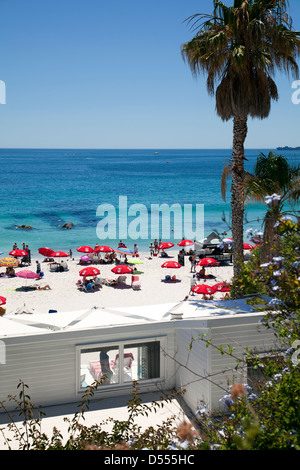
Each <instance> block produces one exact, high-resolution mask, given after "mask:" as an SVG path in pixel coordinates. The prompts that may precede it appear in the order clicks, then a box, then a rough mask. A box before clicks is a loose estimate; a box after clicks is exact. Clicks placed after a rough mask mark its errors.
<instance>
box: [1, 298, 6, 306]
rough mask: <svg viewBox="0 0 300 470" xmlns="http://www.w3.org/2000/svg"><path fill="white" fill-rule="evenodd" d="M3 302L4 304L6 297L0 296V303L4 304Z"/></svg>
mask: <svg viewBox="0 0 300 470" xmlns="http://www.w3.org/2000/svg"><path fill="white" fill-rule="evenodd" d="M5 304H6V298H5V297H0V305H5Z"/></svg>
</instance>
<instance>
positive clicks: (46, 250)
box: [39, 246, 54, 256]
mask: <svg viewBox="0 0 300 470" xmlns="http://www.w3.org/2000/svg"><path fill="white" fill-rule="evenodd" d="M39 253H40V254H41V255H43V256H51V255H52V254H53V253H54V252H53V250H52V249H51V248H48V247H47V246H44V247H42V248H39Z"/></svg>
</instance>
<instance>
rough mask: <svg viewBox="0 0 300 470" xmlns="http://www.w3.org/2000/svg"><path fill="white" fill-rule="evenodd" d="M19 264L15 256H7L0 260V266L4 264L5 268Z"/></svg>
mask: <svg viewBox="0 0 300 470" xmlns="http://www.w3.org/2000/svg"><path fill="white" fill-rule="evenodd" d="M19 264H20V262H19V261H18V260H17V259H16V258H13V257H9V256H8V257H6V258H2V259H1V260H0V266H5V267H6V268H14V267H16V266H18V265H19Z"/></svg>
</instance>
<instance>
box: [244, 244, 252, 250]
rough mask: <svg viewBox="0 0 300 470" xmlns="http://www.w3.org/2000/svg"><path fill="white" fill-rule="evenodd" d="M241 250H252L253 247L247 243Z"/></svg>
mask: <svg viewBox="0 0 300 470" xmlns="http://www.w3.org/2000/svg"><path fill="white" fill-rule="evenodd" d="M243 248H244V250H252V248H253V246H252V245H250V244H249V243H244V244H243Z"/></svg>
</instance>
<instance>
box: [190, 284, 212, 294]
mask: <svg viewBox="0 0 300 470" xmlns="http://www.w3.org/2000/svg"><path fill="white" fill-rule="evenodd" d="M192 291H193V292H195V293H196V294H214V293H215V292H216V291H215V289H214V287H211V286H207V285H205V284H198V285H197V286H194V287H193V288H192Z"/></svg>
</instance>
